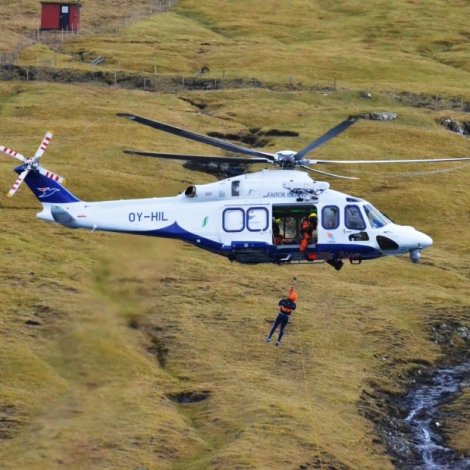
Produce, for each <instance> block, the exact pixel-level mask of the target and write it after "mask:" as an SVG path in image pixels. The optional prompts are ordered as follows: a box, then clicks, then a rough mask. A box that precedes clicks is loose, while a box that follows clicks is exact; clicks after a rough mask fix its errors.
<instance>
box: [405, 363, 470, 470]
mask: <svg viewBox="0 0 470 470" xmlns="http://www.w3.org/2000/svg"><path fill="white" fill-rule="evenodd" d="M465 386H466V387H469V386H470V362H468V363H464V364H461V365H459V366H456V367H453V368H446V369H440V370H438V371H437V372H436V374H435V375H434V376H433V377H432V378H431V379H430V380H429V382H428V383H426V384H421V385H419V386H418V388H416V389H415V390H412V391H411V392H410V393H409V394H408V396H407V398H406V402H407V403H409V410H410V411H409V414H408V416H407V417H406V418H405V422H406V423H407V424H408V425H409V426H410V428H411V433H412V436H413V441H412V446H413V447H414V448H415V450H416V451H417V454H418V455H420V457H421V462H420V465H419V466H414V469H416V470H418V469H419V470H470V457H468V456H467V457H459V456H458V455H457V454H456V453H455V452H454V451H453V450H452V449H449V448H447V447H445V444H444V440H443V438H442V436H441V435H440V432H439V428H440V426H441V423H439V421H438V412H439V407H440V406H441V405H442V404H443V403H444V402H446V403H447V402H448V401H449V399H451V397H454V396H455V395H456V394H458V393H459V392H460V391H462V390H463V387H465Z"/></svg>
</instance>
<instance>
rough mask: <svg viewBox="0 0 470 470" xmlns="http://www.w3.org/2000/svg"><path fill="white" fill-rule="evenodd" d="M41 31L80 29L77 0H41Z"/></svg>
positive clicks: (78, 3) (79, 5)
mask: <svg viewBox="0 0 470 470" xmlns="http://www.w3.org/2000/svg"><path fill="white" fill-rule="evenodd" d="M41 5H42V12H41V31H47V30H59V31H60V30H62V31H75V32H77V31H78V30H79V29H80V7H81V4H80V2H79V1H54V0H52V1H46V0H45V1H42V2H41Z"/></svg>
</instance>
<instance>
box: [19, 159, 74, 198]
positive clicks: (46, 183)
mask: <svg viewBox="0 0 470 470" xmlns="http://www.w3.org/2000/svg"><path fill="white" fill-rule="evenodd" d="M24 169H25V166H24V165H21V166H19V167H17V168H15V171H16V173H18V174H21V173H22V172H23V171H24ZM24 182H25V183H26V184H27V185H28V186H29V189H31V191H32V192H33V193H34V195H35V196H36V197H37V198H38V200H39V202H40V203H41V204H49V203H53V204H63V203H70V202H79V201H80V199H78V198H77V197H76V196H74V195H73V194H72V193H71V192H70V191H68V190H67V189H65V188H64V186H62V185H61V184H60V183H59V182H58V181H54V180H53V179H51V178H48V177H47V176H44V175H42V174H41V173H40V172H39V171H38V170H36V169H34V170H31V171H30V172H29V173H28V174H27V175H26V178H25V179H24Z"/></svg>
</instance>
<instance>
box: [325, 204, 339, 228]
mask: <svg viewBox="0 0 470 470" xmlns="http://www.w3.org/2000/svg"><path fill="white" fill-rule="evenodd" d="M321 214H322V217H321V219H322V225H323V228H325V229H328V230H332V229H335V228H338V226H339V209H338V207H336V206H325V207H324V208H323V209H322V211H321Z"/></svg>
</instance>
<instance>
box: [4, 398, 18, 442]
mask: <svg viewBox="0 0 470 470" xmlns="http://www.w3.org/2000/svg"><path fill="white" fill-rule="evenodd" d="M18 415H19V413H18V410H17V409H16V407H15V406H14V405H2V406H0V439H11V438H12V437H13V436H14V434H15V433H16V431H17V429H18V428H19V427H20V426H21V424H22V421H21V419H20V418H19V416H18Z"/></svg>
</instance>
